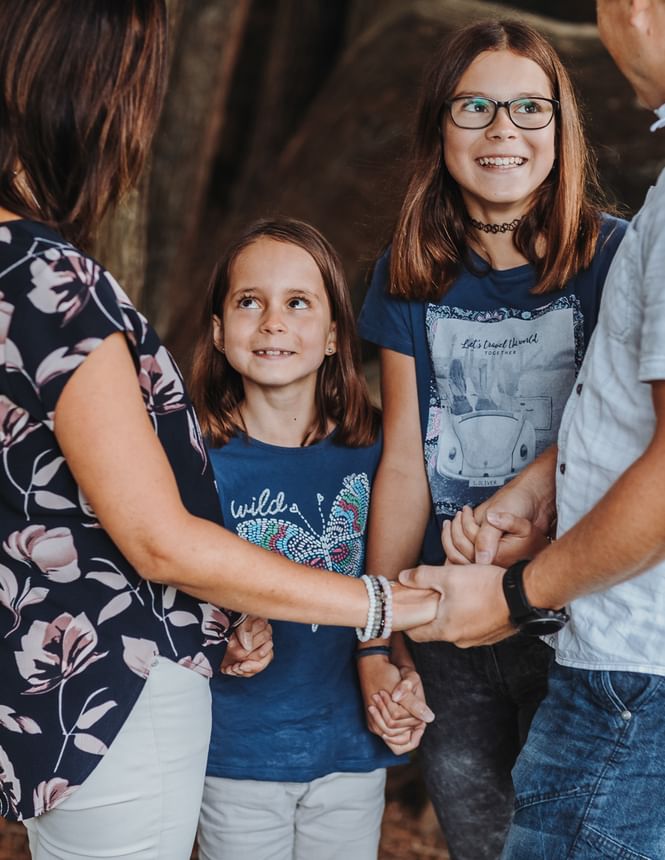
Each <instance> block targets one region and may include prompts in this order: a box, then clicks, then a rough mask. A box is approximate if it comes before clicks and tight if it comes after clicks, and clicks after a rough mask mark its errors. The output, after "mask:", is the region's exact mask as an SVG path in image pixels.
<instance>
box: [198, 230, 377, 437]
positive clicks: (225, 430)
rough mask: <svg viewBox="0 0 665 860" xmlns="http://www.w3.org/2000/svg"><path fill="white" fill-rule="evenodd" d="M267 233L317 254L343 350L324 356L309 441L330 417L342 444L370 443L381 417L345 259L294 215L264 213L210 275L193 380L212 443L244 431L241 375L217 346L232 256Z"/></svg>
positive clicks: (324, 429) (323, 430) (203, 423)
mask: <svg viewBox="0 0 665 860" xmlns="http://www.w3.org/2000/svg"><path fill="white" fill-rule="evenodd" d="M264 238H267V239H273V240H274V241H276V242H288V243H290V244H292V245H296V246H297V247H299V248H302V249H303V250H304V251H307V253H308V254H309V255H310V256H311V257H312V259H313V260H314V262H315V263H316V265H317V267H318V269H319V272H320V273H321V277H322V279H323V284H324V286H325V290H326V294H327V296H328V301H329V302H330V311H331V316H332V319H333V320H334V321H335V325H336V344H337V351H336V352H335V353H334V354H333V355H328V356H326V358H325V359H324V361H323V364H322V365H321V367H320V368H319V371H318V376H317V386H316V418H315V421H314V425H313V426H312V427H310V428H308V429H307V432H306V434H305V439H306V440H307V443H308V444H311V443H312V442H316V441H318V440H319V439H322V438H323V437H324V436H325V435H326V434H327V432H328V422H329V421H331V420H332V421H334V422H335V423H336V425H337V431H336V433H335V442H336V443H337V444H339V445H348V446H351V447H361V446H364V445H369V444H371V443H372V442H373V441H374V440H375V439H376V435H377V433H378V427H379V415H378V410H377V409H376V408H375V407H374V406H372V404H371V402H370V399H369V394H368V391H367V384H366V382H365V378H364V376H363V372H362V367H361V362H360V350H359V345H358V337H357V334H356V323H355V317H354V314H353V308H352V306H351V297H350V295H349V290H348V287H347V285H346V279H345V278H344V272H343V270H342V264H341V262H340V260H339V257H338V256H337V254H336V253H335V251H334V250H333V248H332V246H331V245H330V243H329V242H328V241H327V240H326V239H325V238H324V237H323V236H322V235H321V233H319V231H318V230H316V229H315V228H314V227H312V226H311V225H309V224H305V223H304V222H303V221H296V220H295V219H292V218H277V219H274V220H268V219H263V220H260V221H256V222H255V223H253V224H251V225H250V226H249V227H247V228H246V229H245V230H244V231H243V232H242V233H241V234H240V235H239V236H238V238H237V239H236V240H235V241H234V242H233V243H232V244H231V245H230V246H229V247H228V248H227V250H226V253H225V254H224V256H223V257H222V258H221V260H219V262H218V263H217V266H216V267H215V270H214V272H213V274H212V278H211V279H210V283H209V285H208V292H207V295H206V299H205V304H204V307H203V314H202V317H201V323H200V329H199V335H198V338H197V342H196V347H195V350H194V359H193V363H192V372H191V378H190V386H189V388H190V393H191V396H192V400H193V402H194V406H195V408H196V411H197V412H198V416H199V420H200V422H201V426H202V428H203V432H204V434H205V436H206V437H207V438H208V440H209V441H210V443H211V444H213V445H224V444H225V443H226V442H228V441H229V439H230V438H231V436H233V435H234V434H235V433H236V432H237V431H238V430H244V428H243V427H241V426H239V423H238V406H239V405H240V403H241V402H242V401H243V400H244V397H245V394H244V390H243V384H242V379H241V377H240V374H239V373H238V372H237V371H236V370H235V369H234V368H233V367H231V365H230V364H229V363H228V361H227V360H226V357H225V356H224V355H223V354H222V353H221V352H220V351H219V350H218V349H217V348H216V347H215V344H214V341H213V316H216V317H218V318H219V319H222V318H223V309H224V300H225V298H226V295H227V293H228V291H229V289H230V286H231V278H232V270H233V264H234V262H235V261H236V260H237V258H238V257H239V256H240V254H241V253H242V252H243V251H244V250H245V248H248V247H249V246H250V245H252V244H253V243H254V242H256V241H258V240H259V239H264Z"/></svg>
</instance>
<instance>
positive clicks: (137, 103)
mask: <svg viewBox="0 0 665 860" xmlns="http://www.w3.org/2000/svg"><path fill="white" fill-rule="evenodd" d="M165 30H166V22H165V9H164V2H163V0H21V2H20V3H18V4H17V3H16V2H15V0H0V33H2V39H1V40H0V814H2V815H4V816H6V817H8V818H13V819H23V820H25V822H26V826H27V828H28V834H29V837H30V845H31V851H32V854H33V858H36V860H54V858H65V857H67V858H69V857H71V856H77V857H86V858H93V857H102V856H103V857H112V856H115V857H124V858H129V857H131V858H141V860H148V858H151V860H152V858H154V860H157V858H159V860H179V859H180V858H182V860H186V858H188V857H189V853H190V850H191V845H192V841H193V836H194V830H195V826H196V820H197V814H198V807H199V801H200V796H201V789H202V784H203V776H204V766H205V759H206V753H207V746H208V736H209V731H210V706H209V690H208V679H209V678H210V677H211V675H212V673H213V672H214V671H217V669H218V667H219V663H220V660H221V659H222V655H223V646H224V645H225V643H226V640H227V637H228V636H229V634H230V632H231V631H230V628H231V626H232V625H233V624H234V623H237V622H238V620H239V611H248V612H251V613H253V614H254V615H257V616H261V617H267V616H268V615H270V616H271V617H273V618H283V619H285V620H294V621H305V622H309V623H320V624H345V625H350V626H358V627H365V625H366V624H367V622H368V596H367V590H366V588H365V584H363V583H361V582H358V581H357V580H355V579H349V578H346V577H341V576H336V575H332V574H328V573H326V572H324V571H318V570H315V569H312V568H309V567H308V568H304V567H300V566H299V565H296V564H294V563H292V562H289V561H287V560H286V559H283V558H281V557H279V556H278V555H276V554H272V553H266V552H265V551H264V550H261V549H259V548H257V547H254V546H252V545H251V544H249V543H247V542H245V541H243V540H241V539H240V538H237V537H236V536H234V535H232V534H230V533H228V532H225V531H224V530H223V529H222V528H221V527H220V526H219V525H218V523H219V522H220V511H219V503H218V499H217V494H216V492H215V488H214V484H213V481H212V478H211V474H210V468H209V463H208V460H207V456H206V451H205V447H204V445H203V443H202V440H201V435H200V432H199V428H198V424H197V420H196V417H195V415H194V412H193V410H192V408H191V405H190V402H189V399H188V397H187V394H186V392H185V389H184V386H183V383H182V378H181V376H180V373H179V372H178V369H177V367H176V366H175V364H174V363H173V361H172V359H171V358H170V356H169V354H168V353H167V351H166V350H165V349H164V347H163V346H162V345H161V343H160V341H159V339H158V337H157V335H156V333H155V332H154V330H153V329H152V328H151V327H150V325H149V324H148V323H147V321H146V320H145V319H144V317H142V316H141V314H140V313H138V312H137V310H136V309H135V308H134V307H133V306H132V304H131V302H130V301H129V299H128V298H127V296H126V295H125V294H124V293H123V291H122V289H121V288H120V287H119V285H118V284H117V283H116V281H115V280H114V279H113V277H112V276H111V275H110V274H109V273H108V272H107V271H105V270H104V269H103V268H102V267H101V266H100V265H99V264H98V263H96V262H95V261H94V260H93V259H91V258H90V257H89V256H87V255H86V254H85V253H84V252H83V251H82V250H81V248H84V247H85V246H86V245H87V243H88V240H89V237H90V234H91V231H92V229H93V228H94V226H95V225H96V224H97V223H98V222H99V219H100V218H101V216H102V215H103V213H104V212H105V211H106V210H107V209H108V208H109V207H110V206H111V205H112V204H113V203H114V202H115V201H116V200H117V199H118V198H119V197H120V196H121V195H122V193H123V192H124V191H126V190H127V189H128V188H129V187H131V185H132V184H133V183H134V182H135V181H136V179H137V177H138V175H139V172H140V168H141V165H142V163H143V160H144V157H145V154H146V152H147V149H148V146H149V142H150V139H151V136H152V133H153V130H154V127H155V124H156V120H157V116H158V113H159V105H160V100H161V92H162V87H163V71H164V64H165V56H166V50H165ZM277 577H279V579H277ZM277 583H279V584H277ZM386 600H387V598H386ZM222 603H223V604H224V605H225V606H229V607H231V608H230V609H220V608H218V607H219V605H220V604H222ZM394 610H395V625H396V627H397V628H398V629H399V628H404V627H408V626H414V625H416V624H420V623H423V622H426V621H428V620H430V619H431V618H432V617H433V615H434V612H435V598H434V595H431V594H430V593H429V592H413V591H412V590H410V589H395V592H394ZM386 612H387V610H386ZM266 638H267V637H266V628H265V627H264V629H263V632H262V633H261V634H260V636H259V637H258V644H257V642H256V641H255V642H253V643H252V644H249V643H247V642H246V643H245V644H247V645H248V648H247V650H243V649H242V648H241V647H240V646H237V648H236V651H235V652H234V659H236V657H237V655H238V654H240V655H246V654H247V653H248V652H251V653H252V654H253V655H254V656H255V657H258V658H259V661H260V660H264V661H265V660H267V659H269V650H270V646H269V644H268V643H267V642H266ZM250 639H251V637H250ZM252 648H254V649H255V652H252Z"/></svg>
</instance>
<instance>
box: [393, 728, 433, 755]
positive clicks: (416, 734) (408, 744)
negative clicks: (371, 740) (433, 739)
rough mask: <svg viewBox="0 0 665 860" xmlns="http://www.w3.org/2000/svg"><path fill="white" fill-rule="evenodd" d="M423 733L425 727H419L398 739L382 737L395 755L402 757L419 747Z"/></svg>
mask: <svg viewBox="0 0 665 860" xmlns="http://www.w3.org/2000/svg"><path fill="white" fill-rule="evenodd" d="M424 731H425V726H424V725H421V726H419V727H418V728H416V729H412V730H411V731H410V732H409V733H408V734H406V735H404V736H402V737H400V738H390V737H384V738H383V741H384V743H385V744H386V745H387V746H388V747H389V748H390V749H391V750H392V752H394V753H395V754H396V755H403V754H404V753H408V752H411V750H414V749H416V748H417V747H418V746H419V744H420V740H421V738H422V736H423V732H424Z"/></svg>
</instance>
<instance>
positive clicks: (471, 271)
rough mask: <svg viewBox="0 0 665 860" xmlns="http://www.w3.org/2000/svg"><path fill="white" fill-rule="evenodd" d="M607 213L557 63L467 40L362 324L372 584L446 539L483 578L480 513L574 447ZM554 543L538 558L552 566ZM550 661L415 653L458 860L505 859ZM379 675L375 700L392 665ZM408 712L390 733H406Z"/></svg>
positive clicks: (538, 47) (448, 651)
mask: <svg viewBox="0 0 665 860" xmlns="http://www.w3.org/2000/svg"><path fill="white" fill-rule="evenodd" d="M600 199H601V195H600V192H599V188H598V185H597V183H596V180H595V176H594V172H593V169H592V166H591V164H590V158H589V152H588V146H587V143H586V140H585V137H584V133H583V130H582V122H581V118H580V114H579V110H578V107H577V102H576V99H575V95H574V92H573V87H572V84H571V81H570V78H569V76H568V74H567V72H566V70H565V69H564V67H563V65H562V63H561V61H560V60H559V58H558V56H557V55H556V53H555V51H554V50H553V48H552V47H551V45H549V44H548V42H547V41H546V40H545V39H544V38H543V37H542V36H541V35H539V34H538V33H537V32H536V31H535V30H533V29H532V28H530V27H529V26H527V25H526V24H523V23H521V22H516V21H488V22H482V23H476V24H473V25H471V26H468V27H466V28H464V29H462V30H460V31H458V32H456V33H454V34H452V35H451V37H450V38H449V39H448V40H447V42H446V44H445V45H443V47H442V49H441V51H440V52H439V54H438V55H437V56H436V57H435V58H434V62H433V65H432V68H431V71H430V73H429V76H428V77H427V80H426V83H425V88H424V92H423V94H422V99H421V104H420V110H419V114H418V120H417V129H416V133H415V138H414V142H413V159H412V166H411V171H410V178H409V182H408V186H407V190H406V194H405V196H404V201H403V204H402V208H401V211H400V214H399V218H398V222H397V226H396V228H395V232H394V235H393V238H392V244H391V246H390V248H389V250H388V251H387V253H386V254H384V256H383V257H381V259H380V260H379V261H378V262H377V264H376V267H375V271H374V275H373V278H372V283H371V287H370V289H369V292H368V295H367V298H366V300H365V304H364V307H363V310H362V313H361V317H360V331H361V334H362V335H363V336H364V337H365V338H366V339H367V340H370V341H372V342H373V343H375V344H377V345H378V346H379V347H380V348H381V373H382V393H383V409H384V413H383V415H384V418H383V421H384V451H383V455H382V459H381V463H380V466H379V470H378V473H377V478H376V483H375V487H374V493H373V497H372V508H371V517H370V532H369V543H368V569H369V570H372V571H376V572H379V573H383V574H385V575H386V576H393V577H394V576H396V575H397V573H398V572H399V571H400V570H401V569H403V568H408V567H412V566H414V565H415V564H416V563H417V562H418V561H423V562H426V563H430V564H437V563H441V562H443V561H444V552H443V551H442V537H443V544H444V547H445V549H446V550H447V551H448V553H449V558H450V560H451V561H454V562H460V563H461V562H463V561H465V560H466V559H468V558H471V559H472V558H473V544H472V540H470V539H469V536H470V535H472V534H473V530H474V525H473V515H472V512H471V509H472V508H473V507H475V506H476V505H478V504H480V503H481V502H483V501H484V500H485V499H487V498H488V497H489V496H490V495H491V494H492V493H493V492H494V491H495V489H497V488H498V487H501V486H503V485H504V484H505V483H506V482H507V481H510V480H511V478H512V477H514V476H515V475H516V474H517V473H518V472H519V471H520V470H521V469H523V468H524V466H526V465H527V463H530V462H531V461H532V460H533V459H534V458H535V457H536V456H538V454H540V453H541V452H542V451H544V450H545V449H546V448H547V447H549V446H551V445H552V444H553V443H554V442H555V441H556V437H557V430H558V426H559V423H560V420H561V414H562V410H563V406H564V404H565V402H566V399H567V397H568V395H569V393H570V391H571V389H572V387H573V386H574V384H575V377H576V374H577V371H578V369H579V367H580V364H581V361H582V357H583V355H584V351H585V349H586V346H587V344H588V341H589V338H590V336H591V332H592V330H593V327H594V324H595V322H596V317H597V314H598V307H599V302H600V297H601V291H602V285H603V281H604V280H605V275H606V273H607V270H608V267H609V265H610V262H611V260H612V257H613V255H614V253H615V251H616V248H617V245H618V244H619V242H620V240H621V237H622V235H623V232H624V230H625V227H626V225H625V223H624V222H623V221H620V220H618V219H616V218H614V217H611V216H610V215H607V214H603V213H602V212H601V210H600V208H599V203H598V202H597V201H599V200H600ZM550 525H551V524H543V533H542V534H539V533H538V532H537V531H532V532H530V533H529V534H528V536H527V537H526V538H525V541H524V543H525V544H526V546H523V547H522V548H521V551H520V555H519V557H524V556H525V555H528V554H529V553H534V552H536V551H537V550H538V549H539V548H542V546H543V544H544V542H545V541H546V538H547V535H546V532H547V531H548V529H549V527H550ZM512 560H513V561H515V560H517V559H516V558H514V559H512ZM501 563H502V564H503V563H505V562H504V561H502V562H501ZM444 599H445V598H444ZM393 645H394V650H395V648H396V647H397V646H396V644H395V643H393ZM550 653H551V651H550V648H549V647H548V646H547V645H546V644H545V643H544V642H542V641H541V640H540V639H538V638H533V637H531V638H529V637H527V636H524V635H516V636H514V637H512V638H511V639H508V640H507V641H505V642H502V643H500V644H499V645H496V646H491V647H489V646H488V647H479V648H473V649H469V650H460V649H458V648H456V647H454V646H452V645H450V644H448V643H445V642H438V643H427V644H421V645H414V646H413V647H412V654H413V658H414V659H415V663H416V666H417V669H418V671H419V672H420V674H421V676H422V680H423V683H424V687H425V693H426V697H427V701H428V704H429V705H430V706H431V708H432V710H433V711H434V712H435V714H436V720H435V721H434V723H433V724H431V725H429V726H428V727H427V729H426V731H425V734H424V737H423V739H422V742H421V750H422V756H421V758H422V763H423V768H424V773H425V780H426V783H427V787H428V790H429V793H430V796H431V798H432V801H433V804H434V807H435V809H436V813H437V815H438V818H439V821H440V823H441V826H442V828H443V830H444V832H445V835H446V839H447V841H448V844H449V848H450V855H451V858H452V860H483V858H487V860H490V858H492V860H496V858H498V857H499V854H500V852H501V846H502V843H503V840H504V836H505V833H506V831H507V828H508V824H509V821H510V817H511V810H512V801H513V795H512V786H511V779H510V771H511V768H512V765H513V763H514V761H515V758H516V756H517V753H518V751H519V749H520V746H521V744H522V743H523V742H524V739H525V737H526V733H527V731H528V728H529V723H530V720H531V717H532V715H533V713H534V711H535V709H536V707H537V705H538V703H539V702H540V700H541V698H542V697H543V695H544V693H545V690H546V685H547V672H548V666H549V662H550ZM360 668H361V672H362V682H363V687H364V691H365V697H366V701H373V700H375V699H374V691H375V690H377V689H379V688H380V687H381V686H385V684H384V683H383V681H382V678H383V674H384V672H386V668H385V665H384V662H383V661H382V659H381V658H380V657H378V656H377V657H374V658H371V659H370V658H368V659H366V660H364V661H363V662H362V665H361V667H360ZM396 698H399V695H398V696H396ZM391 708H392V710H391V714H390V716H383V717H382V718H381V719H377V718H376V717H374V718H373V719H372V721H371V722H370V725H371V726H372V727H373V728H374V730H375V731H379V732H381V731H385V730H386V729H387V728H390V727H391V725H392V723H393V721H399V720H400V719H402V718H404V716H405V714H404V711H403V710H402V708H401V706H400V704H399V703H398V702H393V705H392V706H391Z"/></svg>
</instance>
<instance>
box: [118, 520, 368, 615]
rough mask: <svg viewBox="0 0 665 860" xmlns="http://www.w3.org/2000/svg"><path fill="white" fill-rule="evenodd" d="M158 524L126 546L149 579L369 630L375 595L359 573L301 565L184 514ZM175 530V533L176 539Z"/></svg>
mask: <svg viewBox="0 0 665 860" xmlns="http://www.w3.org/2000/svg"><path fill="white" fill-rule="evenodd" d="M172 523H173V525H172V526H169V525H168V522H167V523H165V524H164V526H163V528H161V529H159V530H156V529H155V527H154V524H152V523H151V524H150V528H149V529H147V530H146V531H144V532H143V535H144V536H143V537H142V536H141V535H140V531H141V530H140V529H137V533H136V535H135V539H134V540H132V539H131V537H130V538H129V539H128V540H127V541H126V542H125V541H123V543H124V544H125V546H124V547H123V549H125V551H126V552H127V554H128V556H129V557H130V561H132V563H133V564H134V565H135V566H136V568H137V570H139V571H140V572H141V574H142V575H143V576H145V578H147V579H150V580H154V581H158V582H163V583H165V584H168V585H172V586H174V587H175V588H178V589H180V590H182V591H185V592H187V593H188V594H191V595H193V596H194V597H197V598H199V599H200V600H204V601H207V602H210V603H214V604H217V605H221V606H225V607H226V608H228V609H237V610H239V611H243V612H249V613H250V614H252V615H258V616H261V617H270V618H279V619H282V620H285V621H300V622H304V623H316V624H337V625H346V626H355V627H364V626H365V624H366V623H367V592H366V590H365V587H364V585H363V584H362V583H361V582H360V581H359V580H357V579H354V578H352V577H346V576H344V577H342V576H338V575H334V574H331V573H328V572H326V571H322V570H318V569H316V568H309V567H303V566H302V565H298V564H295V563H294V562H291V561H289V560H287V559H285V558H283V557H282V556H280V555H279V554H278V553H273V552H267V551H266V550H263V549H260V548H259V547H255V546H253V545H252V544H249V543H247V542H246V541H244V540H242V539H241V538H239V537H237V536H236V535H234V534H232V533H231V532H229V531H227V530H226V529H223V528H221V527H220V526H218V525H216V524H214V523H211V522H208V521H207V520H202V519H199V518H197V517H193V516H191V515H188V514H187V513H186V512H184V513H183V514H182V515H181V516H180V517H179V518H178V521H177V523H178V524H177V527H176V526H175V522H174V521H172ZM171 535H173V536H174V537H171Z"/></svg>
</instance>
